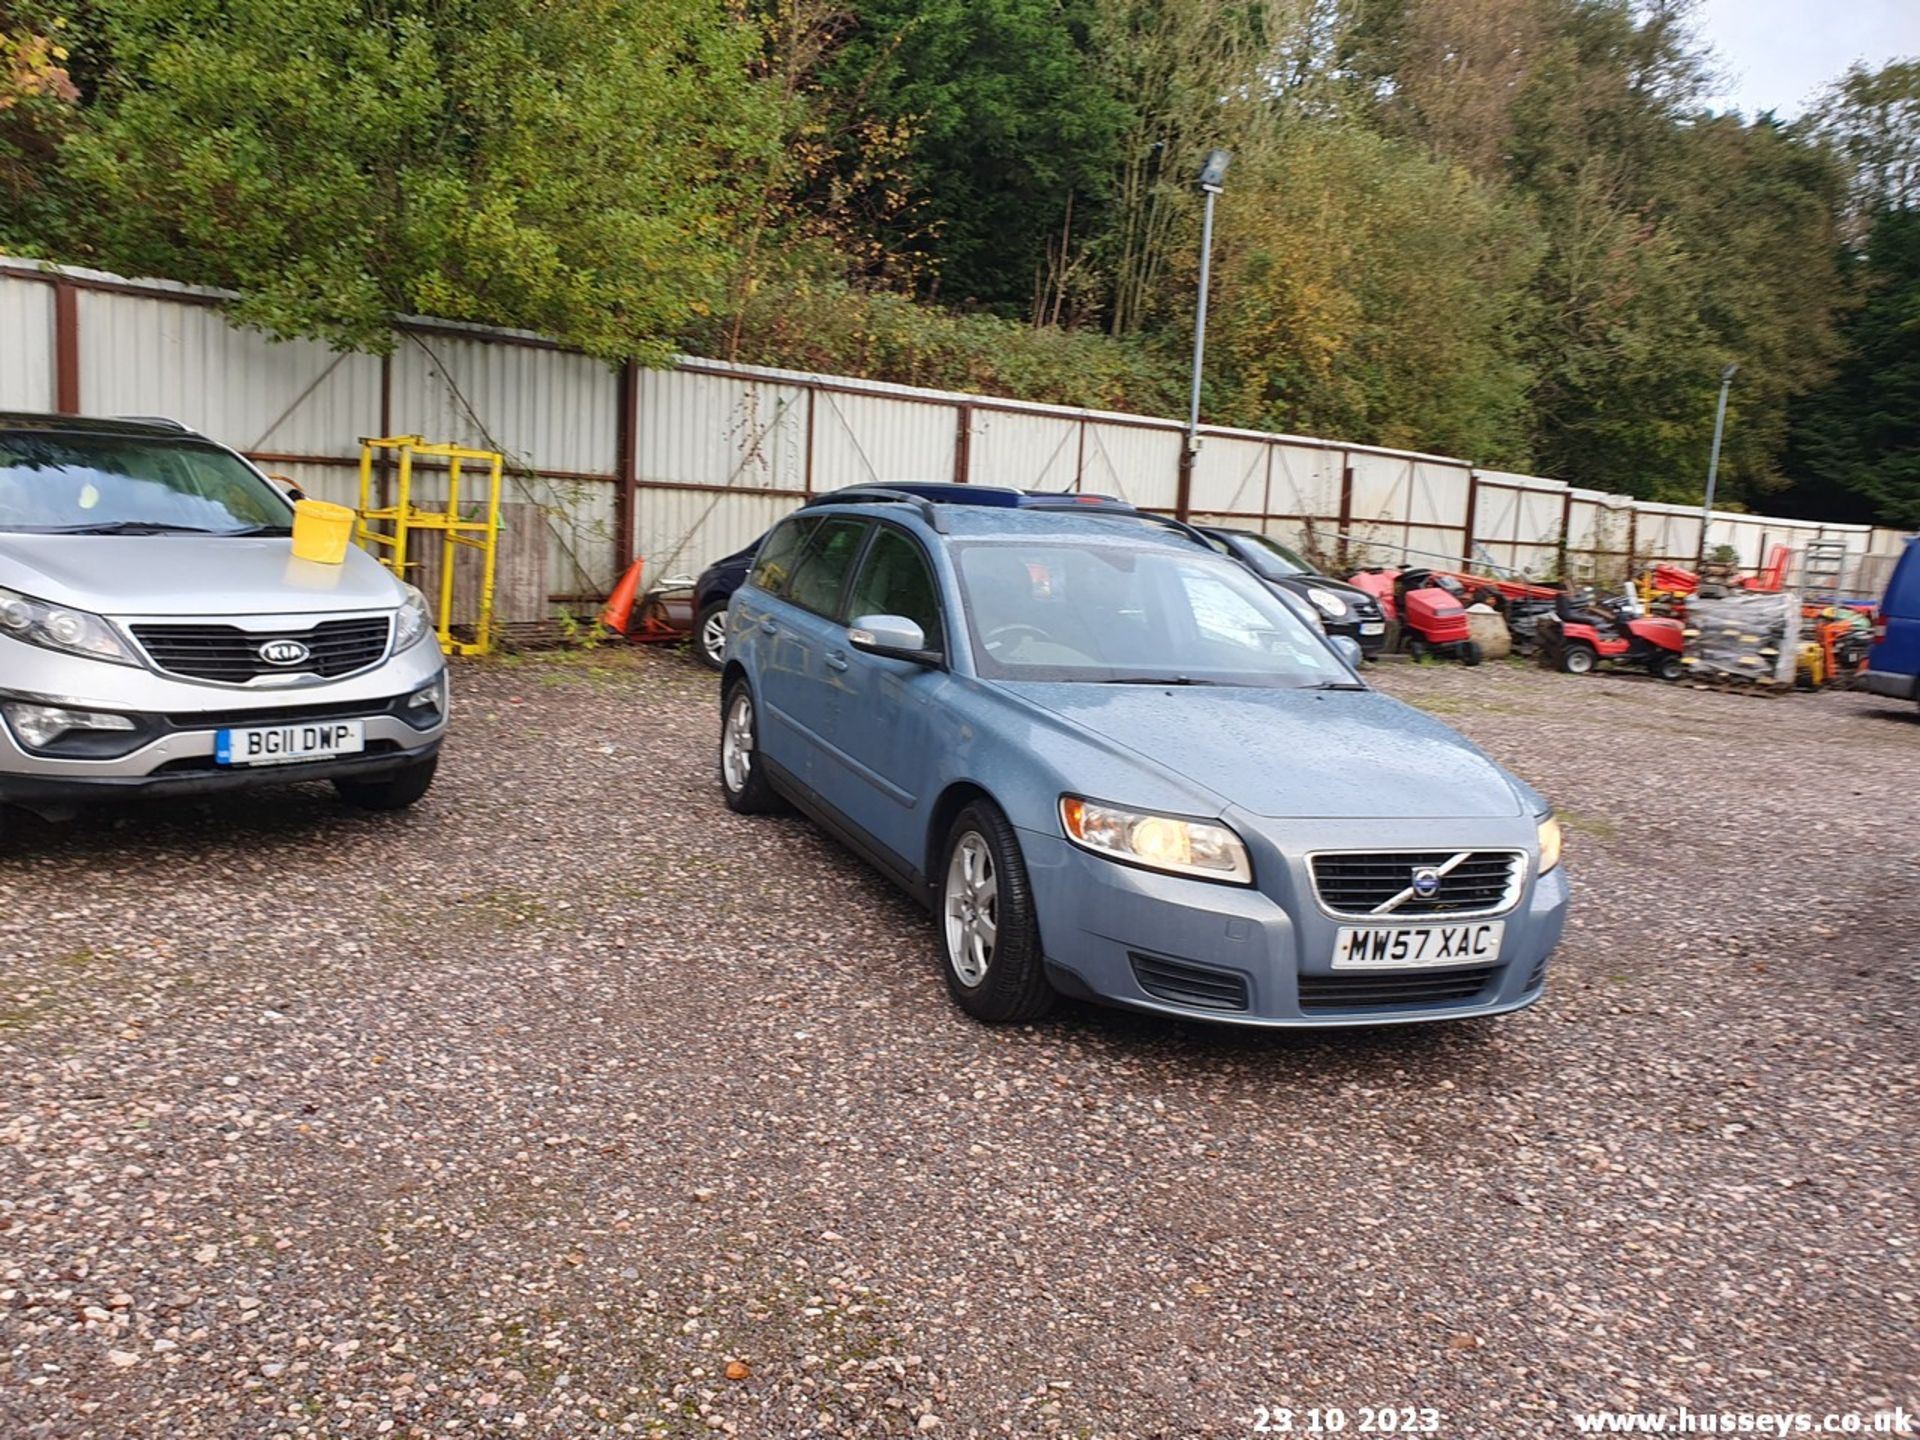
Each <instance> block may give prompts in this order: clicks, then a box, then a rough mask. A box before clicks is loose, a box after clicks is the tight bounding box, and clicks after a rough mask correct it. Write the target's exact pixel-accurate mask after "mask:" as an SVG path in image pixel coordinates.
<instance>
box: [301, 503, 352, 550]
mask: <svg viewBox="0 0 1920 1440" xmlns="http://www.w3.org/2000/svg"><path fill="white" fill-rule="evenodd" d="M353 521H354V512H353V511H351V510H349V509H348V508H347V507H346V506H344V505H331V504H329V503H328V502H326V501H325V500H296V501H294V502H293V554H294V558H295V559H296V560H312V561H314V562H315V563H316V564H320V565H339V564H341V563H343V562H344V561H345V560H346V558H347V542H348V541H350V540H351V539H353Z"/></svg>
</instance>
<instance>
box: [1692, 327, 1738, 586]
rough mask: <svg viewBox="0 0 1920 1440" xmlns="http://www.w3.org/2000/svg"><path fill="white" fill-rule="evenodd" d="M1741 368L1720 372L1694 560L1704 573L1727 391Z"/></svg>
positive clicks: (1735, 366)
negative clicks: (1697, 545) (1718, 394)
mask: <svg viewBox="0 0 1920 1440" xmlns="http://www.w3.org/2000/svg"><path fill="white" fill-rule="evenodd" d="M1739 368H1740V367H1739V366H1738V365H1729V366H1727V368H1726V369H1724V370H1722V371H1721V372H1720V403H1719V405H1718V406H1716V407H1715V408H1714V412H1713V453H1712V454H1710V455H1709V456H1708V457H1707V500H1706V503H1705V504H1704V505H1702V506H1701V507H1700V555H1699V558H1698V559H1697V560H1695V561H1694V569H1695V570H1696V571H1699V572H1700V573H1702V574H1704V573H1705V572H1706V568H1707V526H1708V525H1709V524H1711V523H1712V521H1713V487H1714V485H1715V484H1716V483H1717V482H1718V481H1719V479H1720V436H1721V433H1722V432H1723V431H1724V430H1725V429H1726V427H1727V391H1728V390H1729V389H1730V388H1732V385H1733V376H1734V372H1735V371H1737V370H1738V369H1739Z"/></svg>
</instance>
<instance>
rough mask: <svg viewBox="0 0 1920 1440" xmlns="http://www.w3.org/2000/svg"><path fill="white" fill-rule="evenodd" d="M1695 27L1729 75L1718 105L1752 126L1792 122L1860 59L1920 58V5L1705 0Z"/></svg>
mask: <svg viewBox="0 0 1920 1440" xmlns="http://www.w3.org/2000/svg"><path fill="white" fill-rule="evenodd" d="M1694 27H1695V28H1696V29H1697V30H1698V31H1699V33H1700V36H1701V38H1702V39H1703V40H1705V41H1706V42H1707V44H1708V45H1709V46H1711V47H1712V49H1713V52H1714V57H1715V60H1716V63H1717V68H1718V69H1719V71H1720V72H1721V80H1720V84H1719V86H1718V87H1717V89H1716V90H1715V92H1714V93H1713V95H1712V96H1711V98H1710V103H1711V104H1712V105H1713V106H1714V108H1715V109H1720V110H1726V109H1734V110H1740V111H1743V112H1744V113H1745V114H1746V115H1747V117H1748V118H1749V119H1751V118H1752V117H1753V116H1755V115H1757V114H1759V113H1760V112H1761V111H1762V110H1773V111H1775V112H1777V113H1778V114H1779V116H1780V117H1781V119H1783V120H1786V119H1792V118H1793V117H1794V116H1796V115H1798V114H1799V113H1800V112H1801V111H1802V110H1804V109H1806V108H1807V104H1808V102H1810V101H1811V100H1813V99H1814V98H1816V97H1817V96H1818V95H1819V93H1820V92H1821V91H1822V90H1824V89H1826V87H1827V85H1828V83H1829V82H1831V81H1832V80H1834V79H1836V78H1837V77H1838V76H1839V75H1841V74H1842V73H1843V72H1844V71H1845V70H1846V68H1847V67H1848V66H1849V65H1851V64H1853V62H1854V61H1856V60H1864V61H1865V62H1866V63H1867V65H1868V66H1869V68H1872V69H1878V68H1879V67H1880V66H1881V65H1884V64H1885V63H1886V62H1887V61H1889V60H1894V59H1904V58H1912V57H1916V56H1920V0H1700V8H1699V9H1698V10H1697V11H1695V12H1694Z"/></svg>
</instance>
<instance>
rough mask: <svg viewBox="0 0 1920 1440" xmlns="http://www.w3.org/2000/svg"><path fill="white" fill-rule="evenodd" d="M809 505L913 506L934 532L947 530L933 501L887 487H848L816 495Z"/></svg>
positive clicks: (922, 496)
mask: <svg viewBox="0 0 1920 1440" xmlns="http://www.w3.org/2000/svg"><path fill="white" fill-rule="evenodd" d="M807 503H808V504H810V505H818V504H822V503H827V504H833V505H867V504H881V505H911V506H913V508H914V509H916V510H918V511H919V512H920V518H921V519H922V520H925V521H926V522H927V524H928V525H930V526H932V527H933V529H934V530H936V531H938V532H940V533H942V534H944V533H945V532H946V528H947V527H946V526H945V525H944V524H943V523H942V522H941V519H940V511H939V509H938V508H937V507H936V506H935V505H934V503H933V501H931V500H929V499H927V497H926V496H924V495H915V494H913V493H911V492H910V491H906V490H892V489H889V488H888V487H886V486H885V485H848V486H844V487H842V488H841V489H839V490H829V491H827V492H826V493H825V494H822V495H816V496H814V497H813V499H812V500H810V501H808V502H807Z"/></svg>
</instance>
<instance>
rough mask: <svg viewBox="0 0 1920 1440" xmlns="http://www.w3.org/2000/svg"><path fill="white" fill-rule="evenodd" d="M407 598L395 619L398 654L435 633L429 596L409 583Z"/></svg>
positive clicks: (394, 648)
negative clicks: (429, 606) (429, 607)
mask: <svg viewBox="0 0 1920 1440" xmlns="http://www.w3.org/2000/svg"><path fill="white" fill-rule="evenodd" d="M406 591H407V598H406V601H405V603H404V604H402V605H401V607H400V613H399V614H398V615H397V616H395V617H394V621H393V653H394V654H396V655H398V654H399V653H400V652H401V651H402V650H405V649H407V648H408V647H409V646H412V645H417V644H419V643H420V641H421V640H423V639H425V638H426V637H427V636H428V635H430V634H432V633H433V615H432V613H431V612H430V611H429V610H428V609H427V597H426V596H424V595H422V594H421V593H420V591H419V590H418V589H417V588H416V587H414V586H412V585H409V586H407V587H406Z"/></svg>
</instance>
